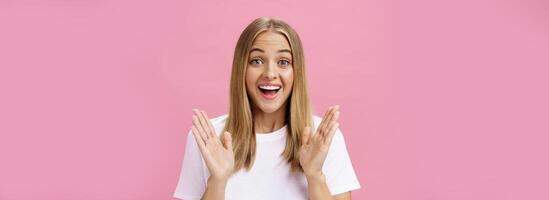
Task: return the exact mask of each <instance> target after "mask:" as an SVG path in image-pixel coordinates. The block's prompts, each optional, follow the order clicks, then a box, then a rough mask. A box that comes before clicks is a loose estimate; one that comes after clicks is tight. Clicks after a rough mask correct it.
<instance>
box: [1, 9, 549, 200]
mask: <svg viewBox="0 0 549 200" xmlns="http://www.w3.org/2000/svg"><path fill="white" fill-rule="evenodd" d="M259 16H277V17H280V18H282V19H285V20H286V21H288V22H289V23H290V24H291V25H292V26H294V27H295V29H296V30H297V31H298V32H299V34H300V36H301V37H302V40H303V42H304V46H305V53H306V58H307V64H308V75H309V80H310V82H309V86H310V89H311V96H312V99H313V105H314V108H315V112H316V113H317V114H321V113H322V112H323V111H324V109H326V108H327V107H328V106H329V105H332V104H339V105H341V109H342V118H341V124H342V125H341V129H342V131H343V133H344V135H345V139H346V141H347V145H348V150H349V152H350V155H351V158H352V161H353V164H354V167H355V170H356V172H357V175H358V177H359V179H360V182H361V184H362V189H360V190H358V191H355V192H353V196H354V199H376V200H402V199H410V200H426V199H433V200H439V199H440V200H463V199H479V200H480V199H483V200H484V199H517V200H518V199H521V200H522V199H528V200H534V199H540V200H541V199H549V191H548V190H547V189H548V188H547V187H548V185H549V173H548V170H547V169H549V161H548V155H547V154H548V152H549V148H548V147H547V146H548V141H549V137H548V136H547V134H549V105H548V102H549V89H548V86H549V77H548V76H549V70H548V67H549V3H548V2H547V1H540V0H528V1H519V0H510V1H488V0H481V1H479V0H474V1H473V0H467V1H437V0H419V1H406V0H389V1H387V0H366V1H355V2H348V1H342V0H339V1H336V2H331V3H321V2H317V1H310V2H294V1H276V2H273V1H237V2H227V1H219V2H214V1H193V2H184V1H178V0H169V1H168V0H166V1H150V2H144V1H131V0H126V1H122V0H112V1H107V0H95V1H93V0H80V1H63V0H54V1H53V0H49V1H31V0H22V1H11V0H7V1H6V0H2V1H0V199H2V200H16V199H17V200H19V199H37V198H38V199H56V200H60V199H61V200H62V199H128V200H129V199H132V200H134V199H143V200H145V199H172V197H171V196H172V194H173V191H174V189H175V186H176V183H177V179H178V177H179V170H180V166H181V161H182V159H183V152H184V145H185V139H186V134H187V132H188V130H189V128H190V125H191V122H190V116H191V109H192V108H202V109H204V110H206V111H208V112H209V114H210V116H215V115H220V114H223V113H226V112H227V102H228V80H229V75H230V74H229V72H230V67H231V60H232V54H233V50H234V46H235V43H236V40H237V38H238V35H239V34H240V32H241V31H242V30H243V28H244V27H245V26H246V25H247V24H248V23H249V22H250V21H251V20H253V19H254V18H256V17H259Z"/></svg>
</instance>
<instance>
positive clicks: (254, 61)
mask: <svg viewBox="0 0 549 200" xmlns="http://www.w3.org/2000/svg"><path fill="white" fill-rule="evenodd" d="M250 64H252V65H261V64H263V61H261V60H260V59H252V60H250Z"/></svg>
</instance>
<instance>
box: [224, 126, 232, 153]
mask: <svg viewBox="0 0 549 200" xmlns="http://www.w3.org/2000/svg"><path fill="white" fill-rule="evenodd" d="M223 146H225V148H226V149H227V150H231V151H232V150H233V138H232V137H231V133H229V132H227V131H225V133H223Z"/></svg>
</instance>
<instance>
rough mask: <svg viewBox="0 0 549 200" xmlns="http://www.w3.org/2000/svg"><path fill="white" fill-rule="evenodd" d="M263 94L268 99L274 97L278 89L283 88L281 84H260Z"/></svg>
mask: <svg viewBox="0 0 549 200" xmlns="http://www.w3.org/2000/svg"><path fill="white" fill-rule="evenodd" d="M257 88H258V89H259V91H260V92H261V95H262V96H263V97H264V98H266V99H274V98H275V97H276V95H277V94H278V91H279V90H280V89H281V88H282V87H281V86H280V85H260V86H258V87H257Z"/></svg>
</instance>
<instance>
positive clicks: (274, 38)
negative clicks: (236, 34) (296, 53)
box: [252, 31, 290, 51]
mask: <svg viewBox="0 0 549 200" xmlns="http://www.w3.org/2000/svg"><path fill="white" fill-rule="evenodd" d="M252 47H258V48H262V49H263V48H265V50H269V49H268V48H274V49H272V50H275V51H276V50H280V49H290V43H289V42H288V40H287V39H286V37H285V36H284V35H282V34H281V33H277V32H272V31H266V32H263V33H260V34H259V35H258V36H257V37H256V38H255V40H254V42H253V44H252Z"/></svg>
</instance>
